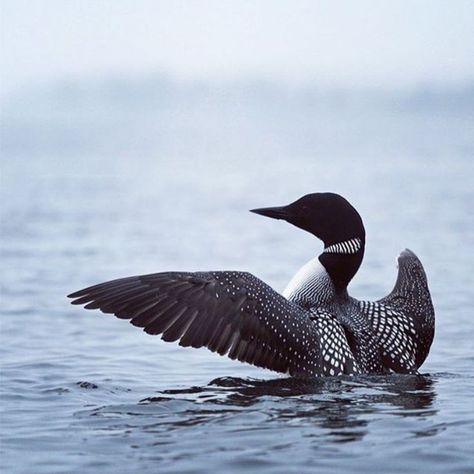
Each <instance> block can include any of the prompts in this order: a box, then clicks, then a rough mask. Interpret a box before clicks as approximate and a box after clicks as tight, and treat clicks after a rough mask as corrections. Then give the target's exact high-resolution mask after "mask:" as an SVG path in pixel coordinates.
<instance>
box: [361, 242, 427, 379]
mask: <svg viewBox="0 0 474 474" xmlns="http://www.w3.org/2000/svg"><path fill="white" fill-rule="evenodd" d="M360 304H361V305H362V310H363V311H364V312H365V313H366V314H367V315H368V317H369V320H370V322H371V325H372V327H373V329H374V332H375V334H376V335H377V338H378V339H379V342H380V345H381V348H382V350H383V356H384V363H385V365H386V366H387V367H389V368H391V369H393V370H395V371H396V372H407V373H414V372H416V370H417V369H418V367H420V366H421V364H422V363H423V362H424V360H425V359H426V357H427V355H428V352H429V350H430V347H431V343H432V341H433V337H434V326H435V315H434V309H433V304H432V302H431V296H430V292H429V289H428V282H427V279H426V275H425V272H424V269H423V266H422V264H421V262H420V260H419V259H418V257H417V256H416V255H415V254H414V253H413V252H412V251H411V250H408V249H405V250H404V251H403V252H402V253H401V254H400V256H399V257H398V276H397V281H396V283H395V286H394V288H393V290H392V291H391V293H390V294H389V295H388V296H386V297H385V298H383V299H381V300H379V301H376V302H361V303H360Z"/></svg>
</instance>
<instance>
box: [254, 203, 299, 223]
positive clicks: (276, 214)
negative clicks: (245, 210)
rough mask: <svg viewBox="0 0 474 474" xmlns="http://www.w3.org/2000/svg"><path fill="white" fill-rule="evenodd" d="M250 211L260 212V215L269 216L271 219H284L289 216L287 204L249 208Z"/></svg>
mask: <svg viewBox="0 0 474 474" xmlns="http://www.w3.org/2000/svg"><path fill="white" fill-rule="evenodd" d="M250 212H254V213H255V214H260V215H261V216H266V217H271V218H272V219H284V220H285V221H286V220H288V218H289V217H290V214H289V212H288V206H280V207H262V208H260V209H251V210H250Z"/></svg>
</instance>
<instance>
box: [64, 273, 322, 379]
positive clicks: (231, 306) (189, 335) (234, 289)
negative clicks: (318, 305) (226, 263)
mask: <svg viewBox="0 0 474 474" xmlns="http://www.w3.org/2000/svg"><path fill="white" fill-rule="evenodd" d="M69 297H70V298H73V299H74V300H73V301H72V304H80V305H82V304H85V308H86V309H100V310H101V311H102V312H104V313H113V314H115V316H117V317H118V318H121V319H130V322H131V323H132V324H133V325H135V326H138V327H142V328H144V330H145V331H146V332H147V333H149V334H161V338H162V339H163V340H164V341H170V342H171V341H178V340H179V344H180V345H181V346H191V347H203V346H204V347H207V348H208V349H210V350H211V351H213V352H218V353H219V354H221V355H224V354H228V356H229V357H230V358H231V359H238V360H240V361H242V362H248V363H250V364H253V365H256V366H259V367H264V368H267V369H271V370H274V371H277V372H284V373H289V374H290V375H319V374H320V373H321V351H320V341H319V337H318V333H317V331H316V329H315V326H314V324H313V323H312V321H311V319H310V313H309V312H308V311H307V310H305V309H303V308H302V307H300V306H299V305H297V304H295V303H292V302H290V301H288V300H287V299H286V298H284V297H283V296H282V295H280V294H279V293H277V292H276V291H274V290H273V289H272V288H271V287H270V286H268V285H267V284H265V283H264V282H263V281H261V280H260V279H258V278H256V277H255V276H253V275H252V274H250V273H246V272H235V271H221V272H197V273H187V272H164V273H154V274H150V275H140V276H132V277H127V278H121V279H118V280H113V281H109V282H105V283H101V284H98V285H94V286H91V287H89V288H85V289H83V290H80V291H77V292H75V293H72V294H70V295H69Z"/></svg>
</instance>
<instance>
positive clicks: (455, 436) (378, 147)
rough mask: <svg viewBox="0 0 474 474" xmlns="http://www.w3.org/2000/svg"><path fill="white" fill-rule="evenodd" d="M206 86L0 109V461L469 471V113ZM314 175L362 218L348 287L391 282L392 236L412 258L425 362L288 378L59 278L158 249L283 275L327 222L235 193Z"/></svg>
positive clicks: (97, 277)
mask: <svg viewBox="0 0 474 474" xmlns="http://www.w3.org/2000/svg"><path fill="white" fill-rule="evenodd" d="M258 90H259V89H258ZM258 90H257V91H258ZM125 92H126V91H125ZM206 94H207V95H205V100H204V99H203V96H202V94H201V95H199V94H198V99H196V100H195V101H194V102H192V101H190V104H191V105H190V110H185V109H184V107H183V106H182V104H180V103H178V104H177V103H174V105H173V106H171V105H169V104H165V105H166V106H163V107H162V108H159V109H158V110H157V111H156V113H155V111H154V108H153V107H152V106H150V107H149V108H146V107H145V105H146V104H144V103H143V101H142V103H140V104H141V105H140V107H141V109H140V110H139V111H137V110H135V109H133V107H132V108H131V106H130V104H128V105H124V104H123V103H122V102H120V100H119V99H117V98H115V99H113V100H112V99H110V100H111V101H112V102H111V103H112V104H113V105H114V107H115V108H113V110H112V108H111V105H110V103H107V104H108V105H105V106H104V104H103V102H100V101H99V99H97V97H95V96H94V95H93V94H92V95H91V96H88V97H89V102H87V100H82V99H81V101H80V104H86V105H80V106H79V105H77V104H76V106H72V105H71V100H69V99H68V100H66V99H64V97H63V96H61V97H62V99H61V100H63V101H65V103H63V102H61V100H57V99H55V100H56V101H54V100H53V102H46V103H44V102H41V100H42V99H38V98H37V100H38V101H39V102H40V105H38V104H36V105H35V102H34V101H31V100H29V99H28V100H26V99H25V100H24V101H23V102H22V103H19V102H14V101H13V102H12V106H11V107H10V108H9V109H8V110H7V112H6V113H5V116H4V120H3V122H4V123H3V127H4V137H3V147H2V165H1V167H2V177H1V203H2V204H1V206H0V207H1V224H2V231H1V239H2V244H1V264H2V287H1V299H2V304H1V345H0V354H1V360H2V369H1V410H2V411H1V426H2V428H1V430H2V440H1V445H0V447H1V463H2V472H14V473H31V472H35V473H59V472H64V473H66V472H68V473H69V472H80V473H95V472H119V473H121V472H124V473H125V472H135V471H141V472H151V471H154V472H179V473H184V472H185V473H201V472H202V473H204V472H215V471H218V470H220V471H221V472H241V471H243V470H244V469H245V470H247V471H249V472H262V473H263V472H268V473H280V472H281V473H288V472H295V473H296V472H297V473H302V472H311V473H312V472H317V471H321V472H325V473H349V472H354V471H355V470H358V471H360V472H381V471H383V472H420V473H422V472H423V473H424V472H450V473H461V472H474V455H473V452H474V443H473V441H472V440H473V439H474V416H473V410H472V392H473V390H474V369H473V367H474V353H473V349H472V341H471V334H472V331H473V330H474V323H473V318H472V299H473V288H474V274H473V271H472V269H473V268H474V259H473V253H472V251H471V250H472V246H473V245H474V222H473V219H472V205H473V202H474V200H473V197H474V190H473V185H472V176H473V175H474V166H473V158H474V156H473V155H474V153H473V152H474V139H473V137H474V133H472V120H471V119H472V117H470V116H468V114H467V112H466V111H465V110H461V111H460V112H459V113H456V112H455V111H454V112H453V111H452V110H450V111H443V110H439V109H436V110H431V109H429V108H428V109H426V108H425V109H422V110H419V109H416V110H411V109H409V108H400V107H395V106H394V105H393V104H391V103H389V104H387V103H385V104H384V105H383V106H380V107H375V106H370V107H368V109H365V108H364V107H367V102H364V104H363V105H364V107H361V106H360V105H347V104H346V103H345V102H344V101H343V102H344V103H343V104H342V105H339V106H338V107H339V109H336V110H333V108H332V107H333V105H334V104H332V105H331V107H326V108H325V109H324V110H319V109H318V110H316V111H311V104H310V105H308V104H307V103H306V102H304V101H302V100H301V97H300V96H297V97H293V96H291V97H290V98H288V97H286V98H284V99H281V100H280V99H278V100H280V101H278V100H276V99H275V100H273V99H272V97H270V98H269V97H266V96H263V97H262V96H261V91H260V92H259V93H258V94H257V93H255V91H254V92H253V93H252V94H250V93H248V91H247V92H246V94H248V95H245V94H244V99H245V98H247V99H248V100H247V102H246V101H245V100H244V99H242V97H241V96H239V97H238V100H237V99H235V98H233V96H231V95H230V94H229V95H226V94H223V93H222V91H219V93H217V94H214V95H213V93H211V92H209V91H208V92H207V93H206ZM259 94H260V95H259ZM269 94H270V93H269ZM270 95H271V94H270ZM38 97H40V95H38ZM67 97H68V96H67ZM67 97H66V98H67ZM132 98H133V97H132ZM108 100H109V99H108ZM114 101H116V102H114ZM308 101H309V99H308ZM129 102H130V103H132V104H134V103H135V101H134V100H131V99H130V100H129ZM94 104H95V105H96V107H95V108H94ZM236 104H237V105H238V106H237V105H236ZM73 105H74V104H73ZM22 107H23V108H22ZM81 107H82V108H81ZM101 107H102V108H101ZM173 107H174V108H173ZM438 107H439V106H438ZM448 112H449V113H448ZM325 190H330V191H334V192H339V193H341V194H343V195H345V196H346V197H347V198H348V199H349V200H350V201H351V202H352V203H353V204H354V205H355V207H356V208H357V209H358V210H359V211H360V213H361V215H362V216H363V218H364V221H365V225H366V230H367V238H368V243H367V251H366V258H365V261H364V263H363V266H362V268H361V270H360V271H359V273H358V275H357V276H356V277H355V279H354V281H353V283H352V284H351V287H350V291H351V293H352V294H353V295H354V296H356V297H359V298H369V299H376V298H379V297H381V296H383V295H385V294H386V293H387V292H388V291H390V289H391V286H392V285H393V282H394V279H395V274H396V269H395V258H396V256H397V254H398V252H399V251H400V250H402V249H403V248H404V247H409V248H411V249H412V250H414V251H415V252H416V253H417V254H418V255H419V257H420V258H421V260H422V262H423V263H424V265H425V269H426V271H427V274H428V278H429V282H430V287H431V291H432V296H433V300H434V305H435V309H436V317H437V321H436V336H435V341H434V344H433V346H432V350H431V353H430V355H429V357H428V359H427V361H426V363H425V364H424V365H423V367H422V369H421V372H422V373H423V375H422V376H420V377H414V376H398V375H394V376H390V377H354V378H350V377H349V378H329V379H326V380H292V379H288V378H285V377H283V376H280V375H278V374H274V373H272V372H268V371H264V370H260V369H256V368H254V367H251V366H247V365H244V364H239V363H237V362H233V361H230V360H227V359H225V358H221V357H218V356H217V355H215V354H212V353H208V352H207V351H205V350H192V349H183V348H180V347H178V346H176V345H174V344H167V343H164V342H162V341H160V340H159V339H158V338H156V337H151V336H148V335H146V334H144V333H143V332H141V331H139V330H138V329H137V328H134V327H132V326H130V325H129V324H127V323H126V322H124V321H119V320H116V319H115V318H113V317H111V316H110V315H102V314H101V313H97V312H88V311H84V310H82V309H81V308H77V307H73V306H71V305H69V302H68V301H67V300H66V298H65V296H64V295H66V294H67V293H69V292H71V291H73V290H76V289H79V288H82V287H84V286H86V285H89V284H92V283H95V282H100V281H104V280H107V279H112V278H116V277H120V276H126V275H131V274H140V273H149V272H154V271H164V270H190V271H193V270H211V269H242V270H248V271H251V272H252V273H254V274H256V275H257V276H259V277H260V278H262V279H263V280H265V281H267V282H268V283H270V284H271V285H272V286H273V287H274V288H275V289H278V290H282V289H283V287H284V286H285V284H286V282H287V281H288V280H289V278H290V277H291V275H292V274H293V273H294V272H295V271H296V270H297V269H298V268H299V266H301V265H302V264H303V263H304V262H305V261H306V260H308V259H309V258H310V257H312V256H313V255H314V254H315V253H316V252H319V251H320V249H321V244H320V243H319V242H317V241H315V239H314V238H313V237H311V236H310V235H306V234H304V233H303V232H301V231H299V230H297V229H295V228H292V227H290V226H289V225H287V224H285V223H282V222H276V221H270V220H268V219H263V218H261V217H259V216H256V215H253V214H250V213H248V212H247V209H250V208H254V207H261V206H270V205H280V204H284V203H287V202H290V201H292V200H294V199H295V198H297V197H299V196H300V195H302V194H305V193H307V192H314V191H325Z"/></svg>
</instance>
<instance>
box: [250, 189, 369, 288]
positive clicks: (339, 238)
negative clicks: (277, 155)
mask: <svg viewBox="0 0 474 474" xmlns="http://www.w3.org/2000/svg"><path fill="white" fill-rule="evenodd" d="M251 212H254V213H256V214H260V215H262V216H267V217H272V218H274V219H283V220H285V221H287V222H289V223H290V224H293V225H295V226H296V227H299V228H300V229H303V230H306V231H307V232H310V233H311V234H313V235H314V236H316V237H317V238H318V239H320V240H322V241H323V242H324V252H323V253H322V254H321V255H320V257H319V260H320V261H321V263H322V264H323V265H324V267H325V268H326V270H327V271H328V273H329V274H330V276H331V278H332V280H333V282H334V283H335V285H336V287H338V288H340V289H345V288H346V286H347V284H348V283H349V281H350V280H351V279H352V277H353V276H354V275H355V273H356V272H357V270H358V269H359V266H360V264H361V262H362V259H363V256H364V246H365V229H364V224H363V223H362V219H361V217H360V215H359V213H358V212H357V211H356V210H355V209H354V207H352V205H351V204H349V202H348V201H347V200H346V199H344V198H343V197H342V196H339V194H334V193H314V194H307V195H306V196H303V197H302V198H300V199H298V200H297V201H295V202H293V203H291V204H288V205H287V206H280V207H264V208H261V209H252V210H251Z"/></svg>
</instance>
